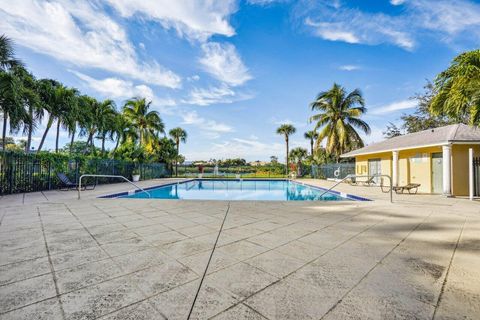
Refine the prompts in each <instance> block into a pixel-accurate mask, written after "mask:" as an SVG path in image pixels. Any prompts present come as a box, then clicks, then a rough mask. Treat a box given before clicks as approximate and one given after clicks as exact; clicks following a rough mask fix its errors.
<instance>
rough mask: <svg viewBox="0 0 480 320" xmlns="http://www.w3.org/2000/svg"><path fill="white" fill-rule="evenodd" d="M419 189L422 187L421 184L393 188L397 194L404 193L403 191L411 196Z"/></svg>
mask: <svg viewBox="0 0 480 320" xmlns="http://www.w3.org/2000/svg"><path fill="white" fill-rule="evenodd" d="M418 187H420V183H409V184H407V185H404V186H398V187H393V191H395V193H403V191H408V193H409V194H416V193H417V191H418ZM412 191H414V192H412Z"/></svg>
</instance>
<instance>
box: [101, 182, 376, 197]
mask: <svg viewBox="0 0 480 320" xmlns="http://www.w3.org/2000/svg"><path fill="white" fill-rule="evenodd" d="M221 180H222V179H216V178H192V179H188V180H183V181H175V182H170V183H166V184H161V185H155V186H151V187H147V188H143V190H145V191H148V190H152V189H157V188H162V187H168V186H172V185H176V184H180V183H187V182H191V181H221ZM223 180H226V179H223ZM240 180H242V181H244V180H246V181H291V182H294V183H297V184H300V185H304V186H308V187H310V188H313V189H317V190H322V191H328V192H329V193H333V194H336V195H338V196H340V197H342V198H344V199H346V200H352V201H373V200H371V199H368V198H364V197H360V196H357V195H354V194H350V193H345V192H340V191H336V190H328V189H326V188H323V187H319V186H315V185H312V184H309V183H305V182H301V181H298V180H292V179H281V178H277V179H275V178H274V179H272V178H263V179H262V178H245V179H228V180H227V181H240ZM143 190H141V189H135V190H133V191H123V192H117V193H113V194H107V195H102V196H98V197H97V198H101V199H116V198H120V197H122V196H128V195H131V194H136V193H140V192H143ZM177 200H185V199H177ZM213 201H224V200H213ZM230 201H244V200H230ZM246 201H255V200H246ZM269 201H275V200H269ZM276 201H283V200H276ZM311 201H322V200H311Z"/></svg>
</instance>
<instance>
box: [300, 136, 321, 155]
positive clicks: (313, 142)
mask: <svg viewBox="0 0 480 320" xmlns="http://www.w3.org/2000/svg"><path fill="white" fill-rule="evenodd" d="M303 137H304V138H305V139H307V140H310V155H311V156H312V158H313V145H314V144H315V141H317V138H318V132H317V131H315V130H310V131H307V132H305V133H304V134H303Z"/></svg>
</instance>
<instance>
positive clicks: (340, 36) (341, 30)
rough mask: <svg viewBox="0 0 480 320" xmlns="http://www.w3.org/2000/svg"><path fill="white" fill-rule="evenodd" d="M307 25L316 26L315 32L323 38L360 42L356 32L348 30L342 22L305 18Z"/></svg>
mask: <svg viewBox="0 0 480 320" xmlns="http://www.w3.org/2000/svg"><path fill="white" fill-rule="evenodd" d="M305 24H306V25H307V26H311V27H314V29H315V31H314V32H315V34H316V35H317V36H319V37H321V38H323V39H326V40H331V41H344V42H347V43H359V42H360V39H359V38H358V37H357V36H356V35H355V33H354V32H351V31H347V30H346V28H345V26H343V25H342V24H340V23H330V22H315V21H313V20H312V19H310V18H307V19H306V20H305Z"/></svg>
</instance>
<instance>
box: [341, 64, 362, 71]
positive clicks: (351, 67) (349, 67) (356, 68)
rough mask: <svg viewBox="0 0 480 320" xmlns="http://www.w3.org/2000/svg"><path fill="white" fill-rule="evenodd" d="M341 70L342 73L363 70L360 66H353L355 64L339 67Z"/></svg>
mask: <svg viewBox="0 0 480 320" xmlns="http://www.w3.org/2000/svg"><path fill="white" fill-rule="evenodd" d="M338 69H339V70H342V71H355V70H359V69H361V68H360V66H357V65H353V64H345V65H343V66H340V67H338Z"/></svg>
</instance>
